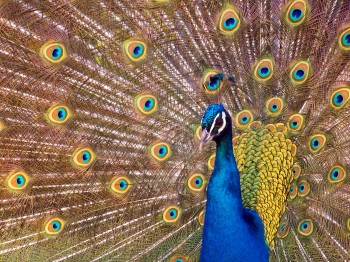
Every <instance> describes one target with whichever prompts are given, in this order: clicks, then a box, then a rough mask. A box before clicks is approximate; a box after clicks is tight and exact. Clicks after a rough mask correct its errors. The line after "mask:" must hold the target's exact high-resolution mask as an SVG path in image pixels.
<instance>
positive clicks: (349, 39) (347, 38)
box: [342, 33, 350, 46]
mask: <svg viewBox="0 0 350 262" xmlns="http://www.w3.org/2000/svg"><path fill="white" fill-rule="evenodd" d="M342 43H343V45H345V46H350V33H347V34H344V35H343V37H342Z"/></svg>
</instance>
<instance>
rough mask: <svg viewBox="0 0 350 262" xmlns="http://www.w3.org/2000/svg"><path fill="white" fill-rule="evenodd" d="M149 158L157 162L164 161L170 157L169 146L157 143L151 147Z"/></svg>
mask: <svg viewBox="0 0 350 262" xmlns="http://www.w3.org/2000/svg"><path fill="white" fill-rule="evenodd" d="M150 153H151V156H152V157H153V158H154V159H155V160H157V161H160V162H162V161H165V160H167V159H168V158H169V157H170V156H171V149H170V146H169V144H167V143H165V142H158V143H155V144H153V145H151V151H150Z"/></svg>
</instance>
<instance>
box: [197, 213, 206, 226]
mask: <svg viewBox="0 0 350 262" xmlns="http://www.w3.org/2000/svg"><path fill="white" fill-rule="evenodd" d="M204 219H205V212H204V210H202V211H201V212H200V213H199V215H198V223H199V224H200V225H201V226H203V225H204Z"/></svg>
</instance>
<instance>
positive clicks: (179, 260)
mask: <svg viewBox="0 0 350 262" xmlns="http://www.w3.org/2000/svg"><path fill="white" fill-rule="evenodd" d="M175 262H183V260H182V259H176V261H175Z"/></svg>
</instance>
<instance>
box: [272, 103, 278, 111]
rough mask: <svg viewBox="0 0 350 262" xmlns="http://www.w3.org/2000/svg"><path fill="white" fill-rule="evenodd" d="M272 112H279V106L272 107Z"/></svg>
mask: <svg viewBox="0 0 350 262" xmlns="http://www.w3.org/2000/svg"><path fill="white" fill-rule="evenodd" d="M270 110H271V111H272V112H276V111H277V110H278V106H277V105H276V104H273V105H271V106H270Z"/></svg>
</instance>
